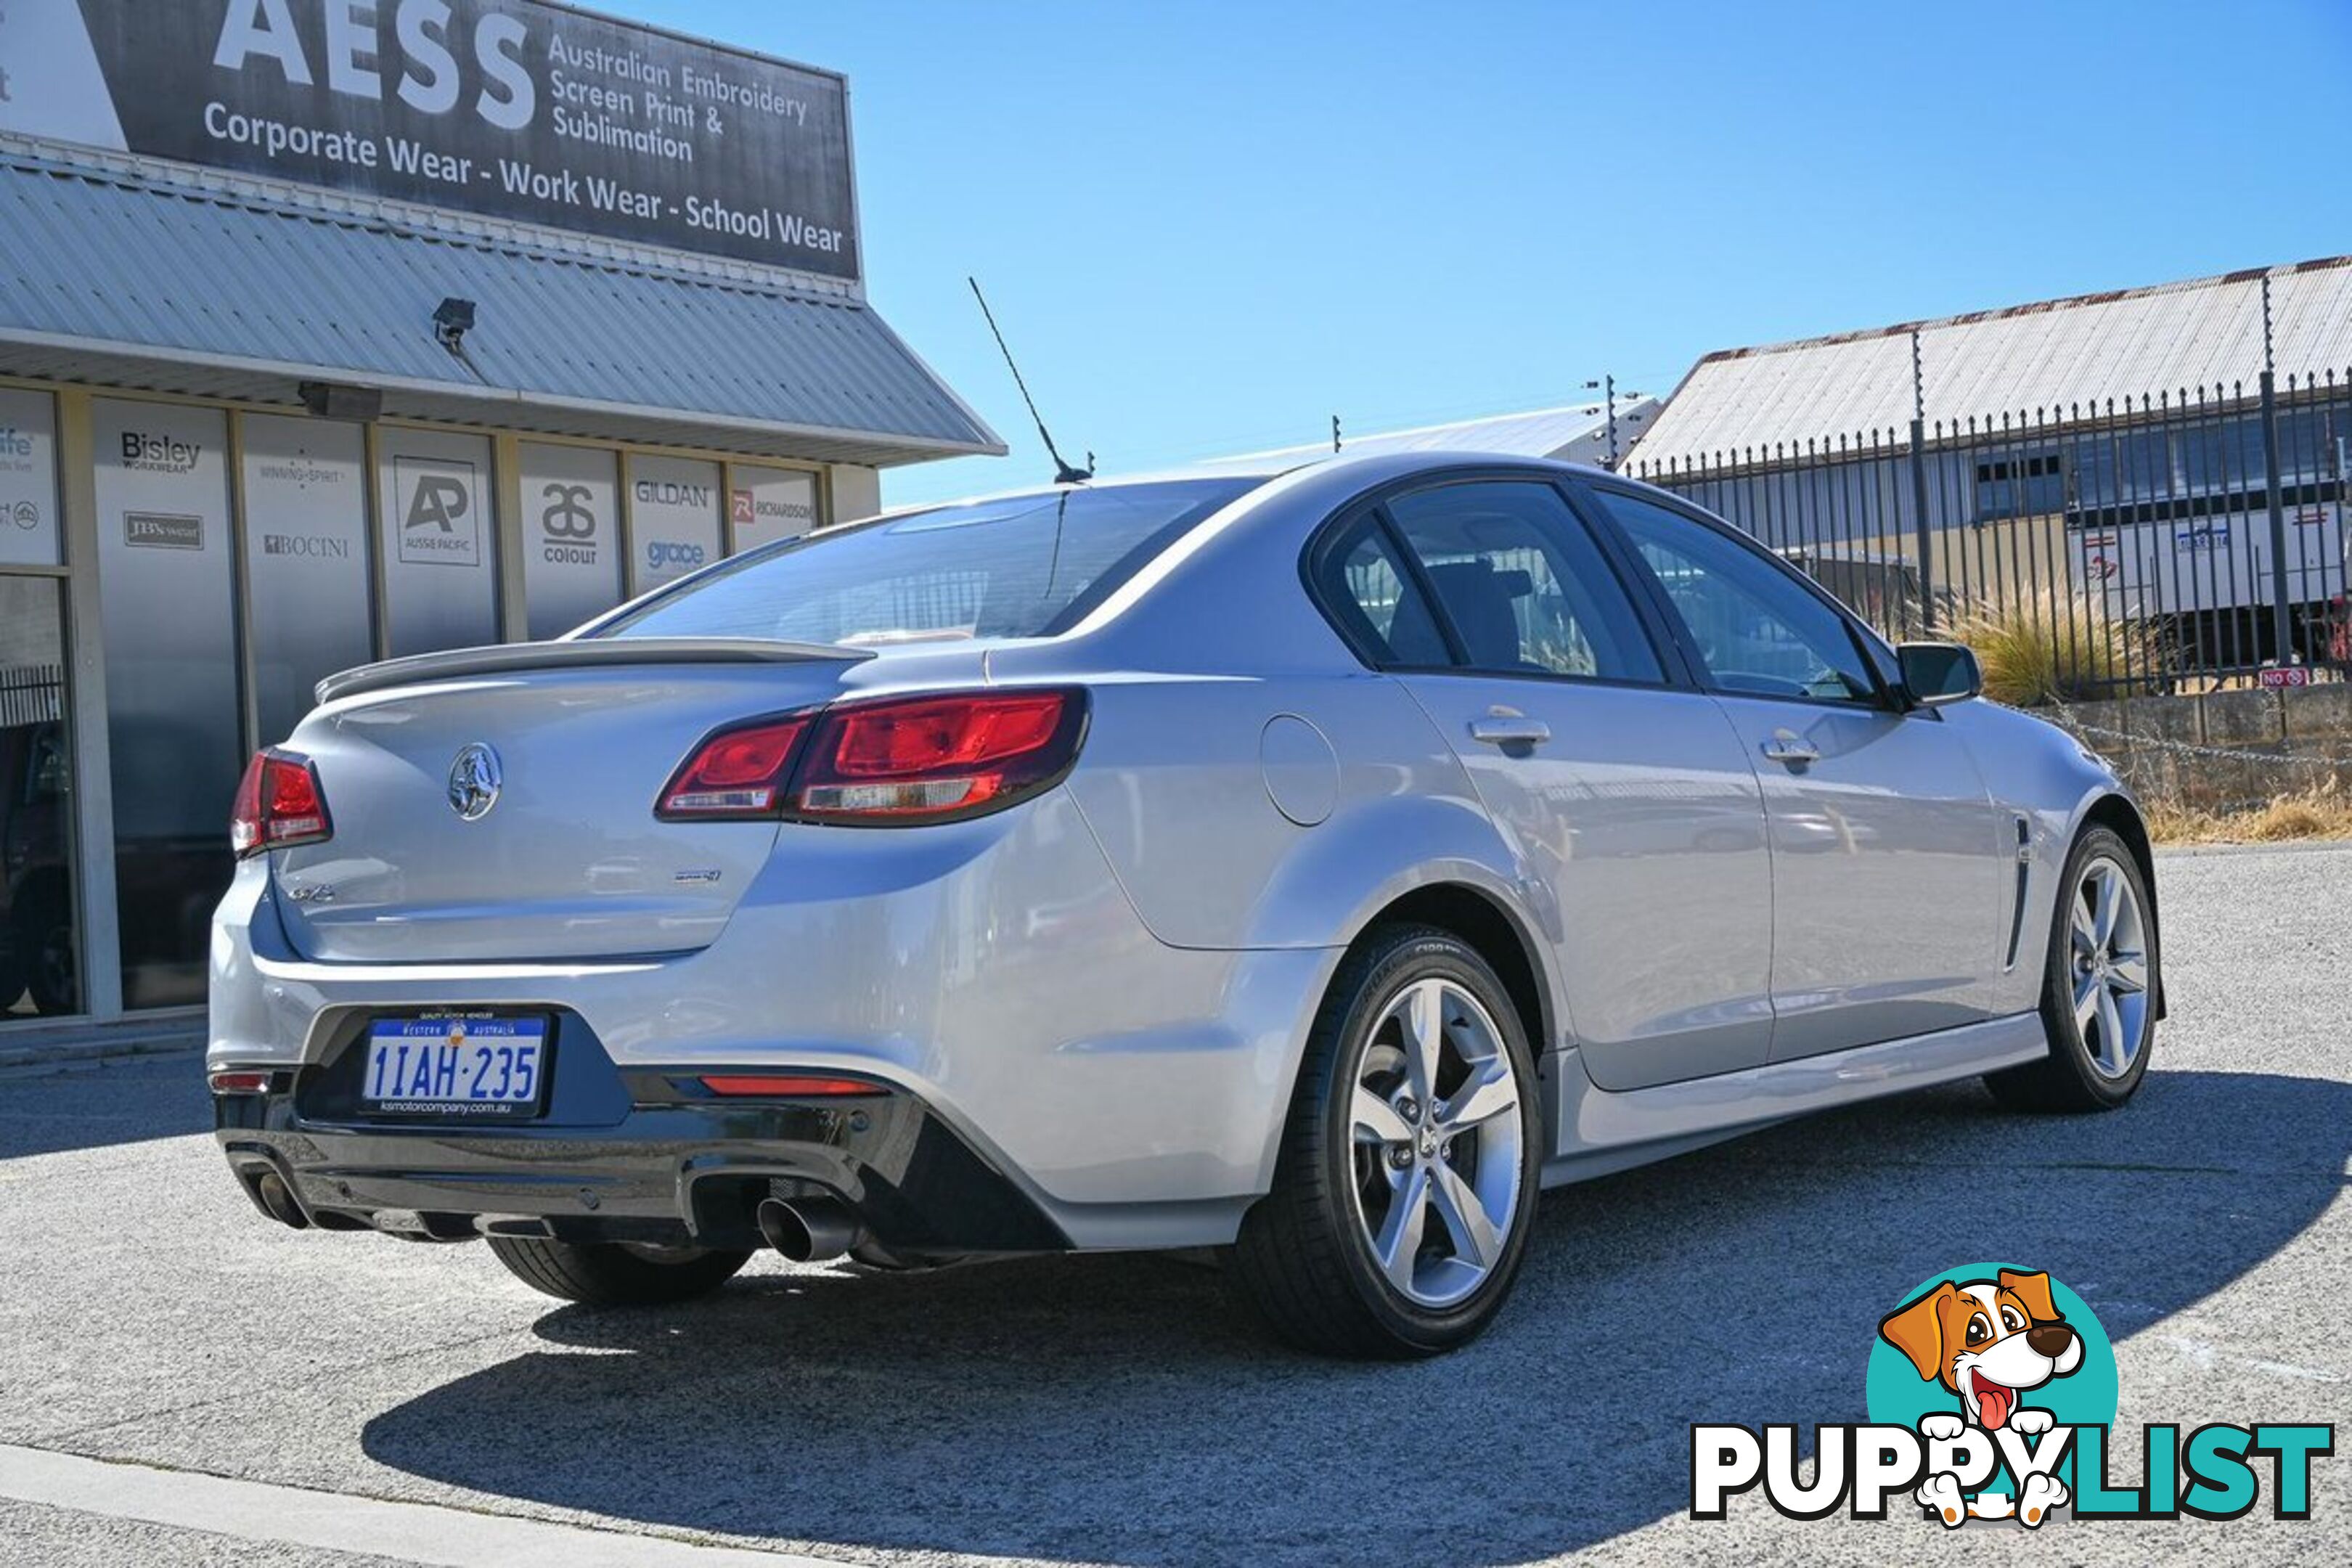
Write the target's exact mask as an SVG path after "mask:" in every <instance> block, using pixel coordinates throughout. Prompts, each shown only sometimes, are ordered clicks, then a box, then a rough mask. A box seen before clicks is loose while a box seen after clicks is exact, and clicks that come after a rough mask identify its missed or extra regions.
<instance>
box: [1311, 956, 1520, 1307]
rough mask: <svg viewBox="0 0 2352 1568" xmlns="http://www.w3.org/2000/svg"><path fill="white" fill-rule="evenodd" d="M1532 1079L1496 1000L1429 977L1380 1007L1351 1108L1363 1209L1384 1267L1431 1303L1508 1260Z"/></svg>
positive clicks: (1395, 1284)
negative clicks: (1513, 1049)
mask: <svg viewBox="0 0 2352 1568" xmlns="http://www.w3.org/2000/svg"><path fill="white" fill-rule="evenodd" d="M1519 1096H1520V1085H1519V1079H1518V1074H1517V1072H1516V1071H1515V1070H1513V1068H1512V1066H1511V1057H1510V1052H1509V1051H1508V1050H1507V1048H1505V1047H1504V1045H1503V1039H1502V1034H1501V1031H1500V1030H1498V1029H1497V1028H1496V1026H1495V1021H1494V1019H1493V1017H1492V1016H1490V1015H1489V1014H1488V1013H1487V1011H1486V1007H1485V1006H1484V1005H1482V1004H1481V1003H1480V1002H1479V1001H1478V999H1477V998H1476V997H1475V996H1474V995H1472V994H1470V993H1469V992H1468V991H1466V990H1465V989H1464V988H1463V987H1462V986H1461V985H1459V984H1455V983H1454V982H1452V981H1449V980H1444V979H1440V978H1435V977H1428V978H1423V979H1419V980H1415V981H1412V983H1410V984H1407V985H1405V986H1404V987H1403V988H1402V990H1400V991H1399V992H1398V993H1397V994H1396V995H1395V996H1393V997H1392V998H1391V999H1390V1001H1389V1003H1388V1004H1387V1005H1386V1006H1385V1007H1383V1008H1382V1009H1381V1012H1380V1014H1379V1015H1378V1021H1377V1022H1375V1023H1374V1024H1373V1026H1372V1027H1371V1029H1370V1033H1369V1035H1368V1037H1366V1040H1365V1043H1364V1047H1363V1049H1362V1052H1361V1054H1360V1057H1359V1058H1358V1059H1357V1065H1356V1071H1355V1074H1354V1082H1353V1086H1352V1094H1351V1102H1350V1110H1349V1125H1350V1128H1351V1138H1350V1157H1351V1159H1352V1161H1353V1176H1354V1183H1353V1186H1354V1192H1355V1198H1356V1215H1357V1220H1358V1223H1359V1224H1360V1226H1362V1230H1363V1237H1364V1240H1365V1241H1366V1243H1367V1244H1368V1245H1369V1246H1370V1249H1371V1257H1372V1261H1373V1263H1374V1265H1375V1266H1376V1267H1377V1268H1379V1269H1380V1271H1381V1274H1382V1275H1383V1276H1384V1277H1385V1278H1386V1279H1387V1280H1388V1282H1389V1284H1390V1285H1391V1287H1392V1288H1394V1289H1396V1291H1397V1292H1398V1293H1399V1294H1401V1295H1402V1296H1403V1297H1405V1298H1406V1299H1407V1300H1410V1301H1412V1302H1413V1303H1414V1304H1415V1305H1416V1306H1420V1307H1423V1308H1444V1307H1451V1306H1454V1305H1455V1304H1456V1303H1458V1302H1460V1301H1462V1300H1465V1298H1467V1297H1468V1296H1469V1295H1470V1294H1471V1293H1472V1292H1474V1291H1475V1290H1476V1289H1478V1287H1479V1285H1480V1284H1481V1283H1483V1282H1484V1281H1485V1280H1486V1277H1487V1276H1488V1275H1489V1274H1490V1273H1492V1272H1493V1271H1494V1269H1495V1268H1496V1267H1497V1266H1498V1265H1499V1264H1500V1263H1501V1262H1502V1260H1503V1255H1504V1251H1505V1246H1506V1243H1507V1240H1508V1238H1509V1237H1510V1234H1511V1225H1512V1221H1513V1220H1514V1219H1515V1218H1516V1217H1517V1208H1518V1202H1519V1186H1520V1176H1521V1161H1523V1160H1524V1159H1525V1158H1526V1157H1527V1151H1526V1149H1525V1147H1524V1142H1525V1141H1524V1139H1523V1137H1522V1134H1521V1130H1520V1114H1519Z"/></svg>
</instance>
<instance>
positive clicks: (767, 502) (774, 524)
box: [727, 463, 817, 555]
mask: <svg viewBox="0 0 2352 1568" xmlns="http://www.w3.org/2000/svg"><path fill="white" fill-rule="evenodd" d="M729 477H730V479H731V480H732V483H733V489H730V490H729V491H728V495H727V521H728V534H729V537H730V542H731V549H732V552H733V553H735V554H737V555H740V554H741V553H742V552H745V551H747V550H756V549H758V548H759V547H760V546H761V545H762V544H773V543H775V542H778V541H780V540H785V539H798V538H800V537H801V535H803V534H804V533H807V532H808V531H811V530H812V529H814V528H815V527H816V522H817V517H816V476H815V475H814V474H811V473H803V472H800V471H797V470H795V469H792V468H759V467H757V466H755V465H753V464H750V463H738V464H736V465H735V466H734V467H733V468H731V469H730V470H729Z"/></svg>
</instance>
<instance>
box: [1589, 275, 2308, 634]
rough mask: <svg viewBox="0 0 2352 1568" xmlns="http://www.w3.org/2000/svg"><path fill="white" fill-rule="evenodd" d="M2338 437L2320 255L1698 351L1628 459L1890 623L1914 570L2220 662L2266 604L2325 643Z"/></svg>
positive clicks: (1921, 578)
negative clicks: (2268, 384) (2136, 631)
mask: <svg viewBox="0 0 2352 1568" xmlns="http://www.w3.org/2000/svg"><path fill="white" fill-rule="evenodd" d="M2266 371H2267V372H2268V373H2269V374H2270V377H2271V381H2272V390H2271V393H2270V395H2269V399H2268V402H2269V409H2270V412H2269V415H2268V416H2267V423H2268V425H2269V426H2270V429H2269V431H2268V432H2267V433H2266V430H2265V425H2266V416H2265V395H2264V392H2263V376H2264V374H2265V372H2266ZM2347 442H2352V257H2336V258H2326V259H2322V260H2317V261H2310V262H2305V263H2301V264H2299V265H2294V266H2285V267H2274V268H2253V269H2250V270H2247V271H2242V272H2233V273H2230V274H2228V275H2226V276H2221V277H2212V278H2200V279H2189V280H2188V281H2185V282H2179V283H2168V284H2164V285H2160V286H2158V287H2153V288H2144V289H2118V290H2115V291H2112V292H2108V293H2102V294H2090V295H2084V296H2080V297H2076V298H2072V299H2063V300H2042V301H2038V302H2035V303H2032V304H2024V305H2015V306H2010V307H2007V308H2005V309H2000V310H1984V311H1978V312H1974V313H1971V314H1969V315H1963V316H1953V317H1948V318H1944V319H1941V320H1937V321H1908V322H1903V323H1899V324H1897V325H1895V326H1890V327H1883V328H1873V329H1870V330H1866V331H1851V332H1841V333H1837V334H1834V335H1832V336H1828V337H1821V338H1811V339H1807V340H1805V341H1802V342H1786V343H1773V344H1768V345H1764V346H1760V347H1755V348H1741V349H1727V350H1724V351H1721V352H1719V353H1711V354H1708V355H1707V356H1706V358H1704V359H1702V360H1700V361H1699V362H1698V363H1697V364H1696V365H1695V366H1693V367H1692V369H1691V371H1690V374H1688V375H1686V376H1685V378H1684V380H1683V382H1682V384H1681V385H1680V386H1678V387H1677V388H1676V389H1675V392H1674V394H1673V395H1671V396H1670V397H1669V399H1668V400H1667V404H1666V407H1665V409H1664V412H1663V413H1661V414H1660V415H1659V416H1658V417H1657V418H1656V419H1655V420H1654V421H1653V422H1652V424H1651V426H1650V428H1649V431H1648V433H1647V434H1646V435H1644V436H1643V438H1642V439H1641V441H1640V442H1639V443H1638V444H1637V445H1636V446H1635V447H1634V448H1633V454H1632V457H1631V458H1630V459H1629V461H1628V465H1627V468H1628V471H1630V472H1632V473H1633V474H1635V475H1637V476H1639V477H1641V478H1643V479H1651V480H1654V481H1655V482H1657V483H1661V484H1664V485H1666V486H1668V487H1670V488H1672V489H1677V490H1680V491H1682V492H1683V493H1685V494H1686V495H1688V496H1690V497H1691V498H1692V499H1693V500H1696V501H1697V502H1699V503H1700V504H1701V505H1704V506H1707V507H1709V508H1712V509H1713V510H1717V511H1718V512H1721V513H1722V514H1723V515H1724V516H1726V517H1727V518H1729V519H1731V520H1732V521H1735V522H1738V523H1739V524H1740V525H1741V526H1742V527H1743V528H1746V529H1748V531H1751V532H1754V533H1755V534H1757V535H1758V536H1759V538H1762V539H1763V540H1765V542H1768V543H1769V544H1771V545H1773V546H1774V547H1775V548H1778V549H1780V550H1783V551H1784V552H1788V553H1789V554H1790V555H1791V556H1792V557H1793V558H1796V559H1800V560H1801V561H1802V562H1803V563H1805V564H1807V565H1808V566H1809V567H1811V568H1813V569H1814V570H1815V571H1816V572H1817V574H1820V575H1821V576H1822V579H1823V580H1824V581H1825V582H1828V583H1830V584H1832V586H1833V587H1835V588H1837V589H1838V591H1840V592H1841V593H1845V594H1847V595H1849V596H1850V597H1853V598H1854V599H1855V602H1856V603H1857V604H1858V605H1862V604H1863V601H1864V599H1868V600H1870V601H1871V603H1870V604H1868V605H1864V607H1865V608H1868V609H1871V610H1872V611H1873V613H1874V615H1875V613H1876V612H1877V611H1878V610H1879V609H1881V608H1885V610H1886V611H1887V614H1886V615H1885V616H1879V617H1878V618H1880V619H1881V622H1882V625H1885V626H1887V627H1888V629H1890V630H1898V631H1900V630H1911V629H1916V626H1917V620H1918V616H1917V611H1918V608H1919V605H1918V604H1917V603H1916V600H1917V598H1918V597H1919V590H1920V587H1921V585H1922V584H1932V589H1933V594H1932V596H1933V598H1934V600H1935V602H1936V603H1937V604H1938V605H1941V606H1943V608H1944V609H1945V610H1946V611H1957V610H1961V609H1965V608H1966V607H1968V606H1969V605H1981V604H1985V603H1990V602H2000V601H2004V600H2008V601H2014V600H2017V599H2020V598H2021V597H2022V598H2030V599H2032V600H2035V601H2037V602H2044V603H2047V602H2053V601H2054V602H2056V603H2057V604H2058V605H2060V607H2061V608H2060V614H2061V615H2062V616H2074V618H2075V619H2076V620H2077V621H2079V622H2081V623H2083V626H2078V627H2077V629H2078V630H2083V629H2086V628H2088V627H2090V626H2091V623H2094V622H2109V623H2128V624H2133V625H2138V626H2147V627H2148V628H2150V629H2151V630H2152V631H2155V632H2158V633H2160V637H2159V639H2158V640H2160V641H2161V642H2162V643H2163V644H2164V645H2165V646H2166V647H2168V648H2172V649H2174V650H2175V651H2176V652H2177V654H2178V659H2177V662H2178V663H2179V664H2180V665H2182V666H2183V667H2201V668H2207V669H2210V670H2215V671H2221V670H2227V669H2231V668H2249V667H2252V666H2253V665H2256V664H2259V663H2261V662H2263V660H2264V659H2265V658H2270V657H2273V656H2274V655H2275V653H2276V651H2277V649H2278V647H2279V646H2280V644H2279V638H2278V626H2279V622H2278V617H2277V616H2276V614H2275V610H2276V607H2277V605H2279V603H2280V602H2281V601H2284V605H2285V608H2286V611H2287V624H2286V628H2285V629H2286V633H2287V641H2288V642H2289V643H2290V644H2292V645H2293V646H2294V647H2295V648H2296V649H2297V650H2299V652H2300V653H2302V654H2305V655H2308V654H2311V653H2313V652H2315V649H2316V648H2317V647H2320V646H2322V645H2323V644H2325V643H2326V641H2327V640H2328V637H2327V634H2326V630H2325V627H2326V623H2327V620H2328V618H2329V617H2330V616H2335V615H2337V614H2339V613H2340V611H2339V610H2338V608H2337V607H2336V601H2338V600H2339V599H2340V596H2341V595H2343V593H2344V588H2345V576H2344V547H2345V526H2344V500H2345V494H2346V482H2345V481H2346V477H2347V471H2352V453H2348V452H2347ZM2273 479H2275V481H2276V490H2277V495H2278V507H2277V510H2278V521H2277V524H2276V526H2275V527H2274V526H2273V522H2272V517H2271V511H2272V507H2271V491H2272V486H2273ZM1906 598H1907V599H1909V600H1910V601H1912V602H1911V603H1909V605H1908V609H1907V613H1898V612H1904V611H1905V602H1906Z"/></svg>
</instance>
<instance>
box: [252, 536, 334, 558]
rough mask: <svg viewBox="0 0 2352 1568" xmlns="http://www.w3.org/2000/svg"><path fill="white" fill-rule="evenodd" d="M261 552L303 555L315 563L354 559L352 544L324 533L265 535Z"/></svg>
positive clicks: (266, 553) (265, 553) (262, 539)
mask: <svg viewBox="0 0 2352 1568" xmlns="http://www.w3.org/2000/svg"><path fill="white" fill-rule="evenodd" d="M261 552H262V553H263V554H264V555H302V556H308V557H309V558H310V559H311V560H313V561H348V560H350V559H351V558H352V542H351V541H350V540H348V539H335V538H332V537H331V536H329V535H327V534H323V533H265V534H263V535H262V536H261Z"/></svg>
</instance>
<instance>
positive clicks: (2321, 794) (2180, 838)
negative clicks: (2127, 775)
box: [2145, 779, 2352, 844]
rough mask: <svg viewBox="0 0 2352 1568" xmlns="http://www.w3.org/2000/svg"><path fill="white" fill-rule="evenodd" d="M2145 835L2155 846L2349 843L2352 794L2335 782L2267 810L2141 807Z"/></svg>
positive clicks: (2169, 805)
mask: <svg viewBox="0 0 2352 1568" xmlns="http://www.w3.org/2000/svg"><path fill="white" fill-rule="evenodd" d="M2145 810H2146V814H2147V831H2148V835H2149V837H2153V838H2154V839H2155V840H2156V841H2157V842H2158V844H2281V843H2286V842H2290V841H2292V840H2294V839H2304V838H2352V794H2347V792H2346V791H2344V790H2341V789H2338V788H2337V787H2336V781H2335V780H2334V779H2329V780H2328V781H2327V782H2326V783H2325V784H2317V785H2315V786H2313V787H2312V788H2310V789H2305V790H2299V791H2297V792H2295V793H2294V794H2293V795H2280V796H2279V797H2278V798H2277V799H2275V800H2273V801H2271V802H2270V803H2269V804H2267V805H2258V806H2248V807H2245V808H2243V809H2241V810H2236V811H2208V810H2206V809H2204V808H2203V807H2202V806H2190V805H2178V804H2176V803H2174V802H2171V801H2162V800H2155V801H2148V802H2146V803H2145Z"/></svg>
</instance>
